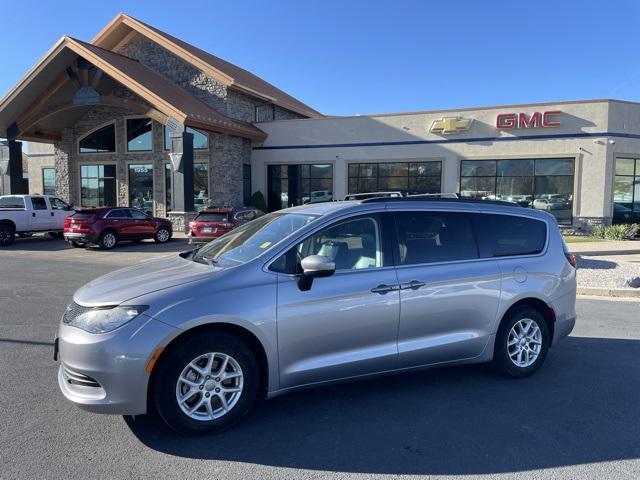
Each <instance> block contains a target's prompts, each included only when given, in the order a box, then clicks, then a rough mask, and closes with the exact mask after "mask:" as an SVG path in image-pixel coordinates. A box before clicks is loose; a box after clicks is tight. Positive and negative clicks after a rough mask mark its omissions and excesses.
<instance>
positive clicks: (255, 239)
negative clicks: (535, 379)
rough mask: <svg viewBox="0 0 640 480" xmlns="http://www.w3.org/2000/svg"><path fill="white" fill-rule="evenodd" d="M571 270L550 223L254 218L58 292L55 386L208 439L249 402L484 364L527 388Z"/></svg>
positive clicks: (432, 203)
mask: <svg viewBox="0 0 640 480" xmlns="http://www.w3.org/2000/svg"><path fill="white" fill-rule="evenodd" d="M575 301H576V270H575V259H574V258H573V256H572V255H570V254H569V253H568V252H567V250H566V246H565V244H564V242H563V239H562V236H561V235H560V232H559V229H558V226H557V224H556V221H555V219H554V217H553V216H552V215H550V214H549V213H546V212H542V211H538V210H535V209H527V208H524V207H519V206H516V205H513V204H507V203H503V202H490V201H471V200H453V199H403V198H396V199H393V198H374V199H368V200H362V201H347V202H333V203H322V204H312V205H306V206H302V207H295V208H290V209H286V210H281V211H278V212H275V213H271V214H269V215H265V216H263V217H260V218H258V219H256V220H254V221H252V222H250V223H247V224H245V225H242V226H241V227H239V228H237V229H235V230H233V231H231V232H229V233H228V234H226V235H224V236H222V237H220V238H218V239H216V240H214V241H212V242H211V243H208V244H207V245H205V246H204V247H202V248H200V249H197V250H193V251H191V252H186V253H183V254H179V255H178V254H176V255H174V256H169V257H164V258H160V259H156V260H152V261H148V262H145V263H141V264H138V265H136V266H132V267H129V268H125V269H122V270H118V271H115V272H113V273H110V274H107V275H104V276H102V277H100V278H98V279H96V280H94V281H92V282H90V283H88V284H87V285H85V286H84V287H82V288H80V289H79V290H78V291H77V292H76V293H75V294H74V296H73V301H72V302H71V303H70V304H69V306H68V307H67V309H66V311H65V312H64V314H63V317H62V321H61V323H60V327H59V330H58V338H57V340H56V342H55V345H56V355H58V356H59V359H60V368H59V373H58V383H59V386H60V389H61V390H62V393H63V394H64V395H65V397H67V398H68V399H69V400H70V401H72V402H73V403H75V404H76V405H78V406H80V407H81V408H84V409H86V410H89V411H92V412H98V413H114V414H130V415H138V414H144V413H147V412H151V411H155V412H157V413H158V414H159V416H160V417H161V418H162V419H163V420H164V421H165V422H166V423H167V424H168V425H169V426H170V427H172V428H173V429H175V430H177V431H178V432H182V433H194V432H207V431H215V430H220V429H222V428H224V427H227V426H229V425H230V424H232V423H233V422H235V421H237V420H238V419H239V418H240V417H242V416H243V415H244V414H246V413H247V412H248V411H249V409H250V408H251V406H252V405H253V403H254V402H255V400H256V399H257V398H258V397H265V396H266V397H274V396H276V395H279V394H282V393H285V392H288V391H291V390H293V389H298V388H303V387H309V386H315V385H322V384H326V383H328V382H335V381H342V380H351V379H358V378H365V377H369V376H372V375H379V374H387V373H390V372H403V371H408V370H412V369H419V368H429V367H436V366H446V365H459V364H469V363H480V362H492V363H493V365H494V366H495V368H496V369H497V370H498V371H499V372H501V373H502V374H504V375H507V376H510V377H516V378H517V377H525V376H528V375H531V374H532V373H533V372H535V371H536V370H537V369H538V368H540V366H541V365H542V363H543V362H544V360H545V357H546V355H547V353H548V349H549V348H550V347H551V346H552V345H554V344H555V343H556V342H557V341H558V340H560V339H561V338H563V337H565V336H567V335H568V334H569V333H570V332H571V330H572V329H573V326H574V324H575V320H576V313H575Z"/></svg>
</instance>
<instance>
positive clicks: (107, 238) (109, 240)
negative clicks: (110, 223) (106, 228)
mask: <svg viewBox="0 0 640 480" xmlns="http://www.w3.org/2000/svg"><path fill="white" fill-rule="evenodd" d="M102 243H103V244H104V246H105V247H107V248H113V247H114V246H115V244H116V236H115V235H114V234H113V233H106V234H105V235H104V237H102Z"/></svg>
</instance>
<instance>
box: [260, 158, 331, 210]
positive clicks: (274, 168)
mask: <svg viewBox="0 0 640 480" xmlns="http://www.w3.org/2000/svg"><path fill="white" fill-rule="evenodd" d="M268 183H269V200H268V202H269V211H270V212H273V211H274V210H280V209H281V208H288V207H293V206H296V205H303V204H306V203H318V202H330V201H332V200H333V165H331V164H318V165H305V164H296V165H269V170H268Z"/></svg>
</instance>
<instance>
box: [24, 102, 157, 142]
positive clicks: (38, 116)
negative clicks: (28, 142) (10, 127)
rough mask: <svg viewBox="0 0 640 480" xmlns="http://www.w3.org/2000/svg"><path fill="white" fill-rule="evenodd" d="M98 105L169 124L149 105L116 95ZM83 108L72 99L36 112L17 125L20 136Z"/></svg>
mask: <svg viewBox="0 0 640 480" xmlns="http://www.w3.org/2000/svg"><path fill="white" fill-rule="evenodd" d="M97 105H104V106H109V107H116V108H122V109H125V110H128V111H131V112H134V113H136V114H138V115H144V116H147V117H149V118H152V119H153V120H155V121H157V122H160V123H162V124H165V123H166V122H167V115H165V114H164V113H162V112H160V111H159V110H156V109H155V108H153V107H151V106H149V105H146V104H144V103H142V102H139V101H137V100H133V99H128V98H121V97H116V96H114V95H104V96H101V97H100V103H98V104H97ZM82 107H87V105H76V104H74V103H73V101H72V100H71V99H68V100H66V101H64V102H61V103H57V104H54V105H48V106H45V107H42V108H41V109H40V110H36V111H35V112H33V113H32V114H31V115H30V116H29V117H27V118H25V119H24V120H23V122H22V123H19V124H17V128H18V135H19V136H21V135H24V134H23V133H20V132H27V131H29V130H31V129H32V128H33V127H34V126H35V125H36V124H37V123H38V122H41V121H42V120H44V119H45V118H47V117H50V116H51V115H55V114H56V113H60V112H64V111H65V110H72V109H74V108H82Z"/></svg>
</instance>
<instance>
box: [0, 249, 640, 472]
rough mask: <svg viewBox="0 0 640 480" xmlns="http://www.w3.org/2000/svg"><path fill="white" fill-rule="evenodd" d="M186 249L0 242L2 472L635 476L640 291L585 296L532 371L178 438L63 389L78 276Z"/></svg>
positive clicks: (317, 399)
mask: <svg viewBox="0 0 640 480" xmlns="http://www.w3.org/2000/svg"><path fill="white" fill-rule="evenodd" d="M186 249H188V246H187V245H186V243H185V242H184V241H173V242H171V243H170V244H168V245H163V246H158V245H155V244H153V243H147V242H144V243H141V244H132V245H125V246H122V247H120V248H118V249H117V250H115V251H111V252H104V251H99V250H93V249H92V250H78V249H72V248H70V247H68V246H67V245H66V244H65V243H64V242H62V241H55V240H48V239H41V238H33V239H27V240H20V241H17V242H16V243H15V245H13V246H12V247H10V248H7V249H2V250H0V412H1V413H0V418H1V421H0V478H1V479H13V478H65V479H73V478H82V479H86V478H107V477H108V478H181V479H191V478H211V479H214V478H215V479H227V478H229V479H249V478H259V479H276V478H278V479H280V478H295V479H318V478H358V479H360V478H362V479H364V478H367V479H368V478H383V477H387V476H388V477H394V478H397V477H405V476H406V477H407V478H416V477H422V476H424V477H427V476H437V477H443V478H460V477H461V476H465V478H468V477H467V476H469V477H474V478H475V477H481V478H509V479H511V478H522V479H525V478H526V479H530V478H536V479H537V478H592V479H603V478H611V479H626V478H629V479H636V478H639V477H640V362H639V359H640V303H638V302H631V301H603V300H597V299H592V298H589V299H586V298H581V299H580V300H579V302H578V313H579V321H578V324H577V326H576V329H575V331H574V332H573V334H572V335H571V337H569V338H568V339H566V340H565V341H564V342H562V343H561V344H559V345H557V346H556V347H554V348H553V349H552V350H551V353H550V355H549V357H548V359H547V363H546V365H545V366H544V367H543V368H542V370H541V371H540V372H538V373H537V374H536V375H535V376H533V377H532V378H529V379H525V380H518V381H514V380H507V379H504V378H502V377H499V376H496V375H494V374H493V373H492V372H491V371H490V370H489V369H487V368H486V367H483V366H468V367H457V368H449V369H442V370H432V371H427V372H420V373H412V374H404V375H399V376H393V377H386V378H380V379H375V380H368V381H363V382H357V383H351V384H343V385H336V386H331V387H325V388H320V389H315V390H309V391H304V392H298V393H294V394H290V395H287V396H283V397H280V398H277V399H274V400H271V401H268V402H263V403H261V404H260V405H258V407H257V408H256V409H255V410H254V412H253V413H252V414H251V415H250V416H249V417H248V418H247V419H246V420H245V421H244V422H243V423H241V424H240V425H239V426H237V427H236V428H235V429H233V430H230V431H228V432H226V433H222V434H218V435H213V436H208V437H201V438H189V439H184V438H178V437H175V436H174V435H173V434H171V433H169V432H167V431H166V430H164V429H163V428H161V427H159V426H158V424H157V423H156V422H154V420H153V419H152V418H146V417H137V418H123V417H118V416H98V415H91V414H88V413H85V412H83V411H81V410H79V409H77V408H75V407H73V406H71V405H70V404H68V403H67V402H66V401H65V400H64V399H63V397H62V395H61V394H60V393H59V392H58V387H57V381H56V372H57V364H56V363H55V362H54V361H53V359H52V352H53V347H52V341H53V337H54V333H55V330H56V325H57V322H58V318H59V316H60V314H61V313H62V310H63V308H64V306H65V305H66V303H67V302H68V301H69V299H70V296H71V295H72V293H73V292H74V290H76V289H77V288H78V287H79V286H80V285H82V284H83V283H85V282H87V281H89V280H90V279H92V278H94V277H96V276H98V275H100V274H103V273H106V272H108V271H111V270H113V269H115V268H118V267H121V266H124V265H127V264H131V263H133V262H139V261H144V260H146V259H149V258H153V257H154V256H157V255H161V254H171V253H172V252H177V251H182V250H186Z"/></svg>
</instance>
